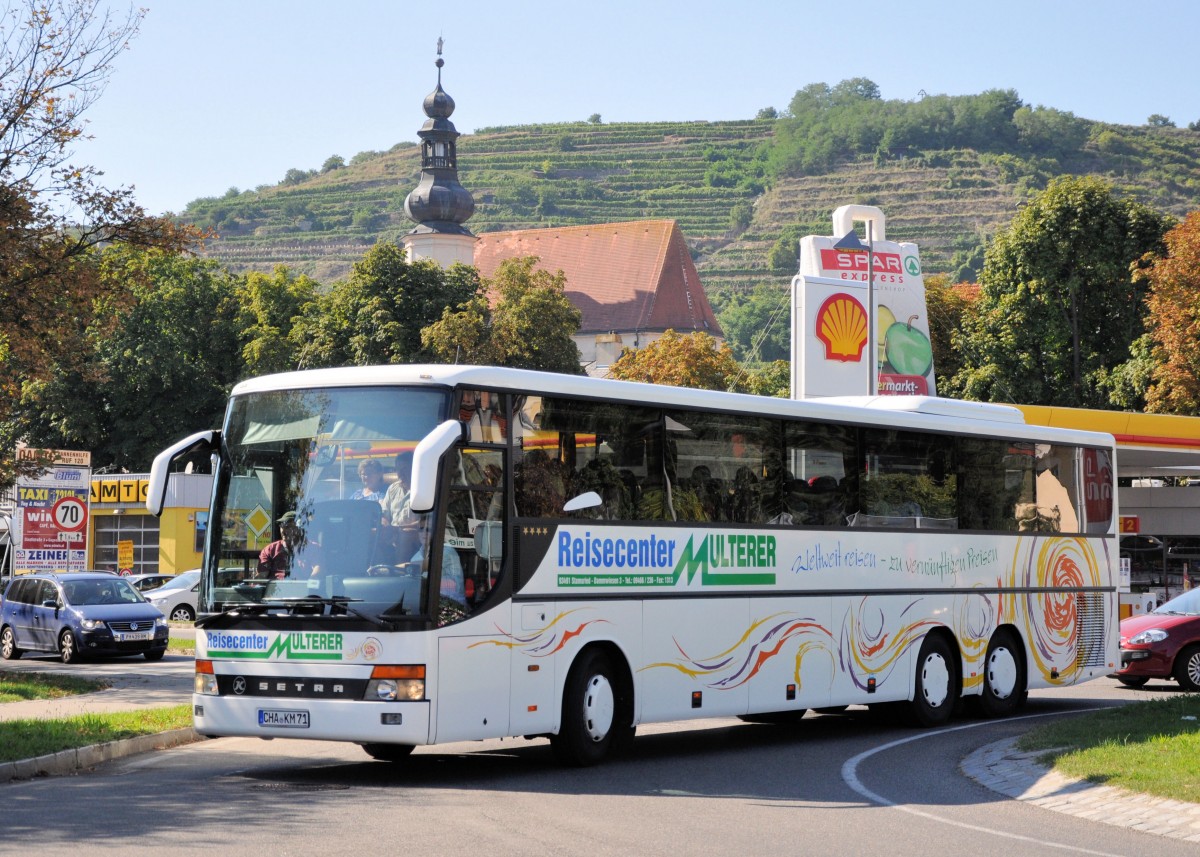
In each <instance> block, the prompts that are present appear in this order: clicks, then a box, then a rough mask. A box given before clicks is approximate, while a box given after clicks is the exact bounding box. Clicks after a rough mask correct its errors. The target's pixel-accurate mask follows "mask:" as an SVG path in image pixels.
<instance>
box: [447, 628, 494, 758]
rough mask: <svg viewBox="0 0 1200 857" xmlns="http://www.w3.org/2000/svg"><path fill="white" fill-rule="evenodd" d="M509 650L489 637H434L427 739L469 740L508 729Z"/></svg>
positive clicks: (487, 736)
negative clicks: (435, 646)
mask: <svg viewBox="0 0 1200 857" xmlns="http://www.w3.org/2000/svg"><path fill="white" fill-rule="evenodd" d="M509 660H510V654H509V649H508V647H507V646H498V645H496V640H495V638H494V637H443V638H442V639H440V640H439V641H438V672H437V694H436V695H435V696H434V709H435V713H434V718H435V723H436V729H435V733H434V736H433V740H434V741H435V742H436V743H438V744H445V743H446V742H448V741H471V740H477V739H480V738H499V737H503V736H507V735H511V734H512V733H511V732H510V731H509V725H508V685H509V666H508V665H509Z"/></svg>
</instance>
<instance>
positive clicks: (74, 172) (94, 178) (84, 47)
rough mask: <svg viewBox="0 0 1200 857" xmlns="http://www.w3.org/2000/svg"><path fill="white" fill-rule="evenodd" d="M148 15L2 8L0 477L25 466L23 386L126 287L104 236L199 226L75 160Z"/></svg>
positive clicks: (124, 238)
mask: <svg viewBox="0 0 1200 857" xmlns="http://www.w3.org/2000/svg"><path fill="white" fill-rule="evenodd" d="M141 17H142V13H141V12H138V11H133V10H131V11H130V12H129V13H128V14H127V15H125V16H124V17H119V16H113V15H112V14H111V13H109V12H107V11H101V10H100V3H99V0H49V2H40V0H25V2H23V3H22V2H16V3H13V4H10V5H9V6H7V7H6V9H5V10H4V11H3V13H0V227H2V228H0V385H2V389H0V393H2V394H3V395H0V484H3V483H7V482H9V481H10V480H11V478H12V474H13V472H14V470H13V468H14V462H13V461H12V458H11V454H10V452H9V451H10V450H12V449H13V445H14V443H15V441H16V440H17V439H18V438H19V434H16V432H18V429H17V428H16V427H15V426H14V424H13V423H12V422H11V420H12V418H13V410H12V408H13V405H14V404H15V403H16V402H17V400H18V397H19V395H20V389H21V386H22V385H23V384H24V383H27V382H28V383H37V382H39V381H41V380H44V379H46V378H47V377H48V374H47V373H48V371H49V368H50V367H51V366H52V365H54V364H55V363H56V360H55V357H54V355H55V354H56V352H57V351H58V349H59V347H60V346H59V342H60V339H63V338H66V339H70V338H71V337H72V336H74V335H76V334H78V333H79V332H80V331H82V330H83V329H85V328H86V327H87V322H88V319H89V318H90V317H91V313H92V305H93V301H94V300H96V299H97V298H103V297H113V298H115V297H116V296H117V295H119V294H120V293H121V291H122V290H123V288H124V285H123V284H122V283H120V282H115V281H113V280H111V279H108V278H103V277H99V276H97V275H96V271H97V268H96V265H95V259H94V254H95V250H96V248H98V247H100V246H103V245H105V244H108V243H111V242H123V243H125V244H128V245H131V246H138V247H154V246H159V247H164V248H168V249H179V248H181V247H183V246H185V245H186V244H187V243H188V242H190V241H191V240H193V239H194V238H195V233H194V232H193V231H192V230H191V229H190V228H187V229H181V228H178V227H176V226H175V225H174V224H172V222H171V221H170V220H168V219H166V218H161V217H149V216H147V215H146V213H145V211H144V210H143V209H142V208H141V207H140V206H139V205H137V203H136V202H135V200H134V196H133V192H132V190H130V189H128V188H118V189H115V190H114V189H108V188H105V187H103V186H101V185H100V184H99V183H98V178H99V176H100V173H99V172H97V171H96V170H95V169H94V168H92V167H89V166H85V165H80V164H73V163H70V161H71V159H72V156H73V154H74V153H73V149H72V147H73V145H74V143H75V141H76V140H78V139H81V138H83V137H84V119H83V115H84V114H85V113H86V111H87V110H88V108H89V107H91V105H92V104H94V103H95V102H96V100H97V99H98V98H99V97H100V95H101V94H102V93H103V91H104V87H105V84H106V83H107V81H108V78H109V75H110V73H111V70H112V63H113V61H114V60H115V59H116V57H117V56H118V55H119V54H120V53H121V51H123V50H124V49H125V48H126V46H127V45H128V42H129V40H130V39H131V38H132V37H133V36H134V35H135V34H136V33H137V29H138V25H139V23H140V21H141Z"/></svg>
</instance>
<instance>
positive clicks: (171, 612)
mask: <svg viewBox="0 0 1200 857" xmlns="http://www.w3.org/2000/svg"><path fill="white" fill-rule="evenodd" d="M199 588H200V569H198V568H196V569H192V570H191V571H185V572H183V574H177V575H175V577H173V578H171V580H170V581H168V582H167V583H164V584H163V585H162V586H160V587H158V589H151V590H150V591H149V592H147V593H145V596H146V600H147V601H149V602H150V603H151V604H153V605H154V606H155V607H157V608H158V609H159V610H161V611H162V612H163V615H164V616H166V617H167V618H168V619H170V620H171V621H172V622H192V621H195V619H196V592H197V590H198V589H199Z"/></svg>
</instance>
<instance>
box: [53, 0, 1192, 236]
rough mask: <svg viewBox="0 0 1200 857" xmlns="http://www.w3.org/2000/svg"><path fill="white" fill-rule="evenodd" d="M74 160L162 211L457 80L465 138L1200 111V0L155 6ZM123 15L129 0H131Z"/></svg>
mask: <svg viewBox="0 0 1200 857" xmlns="http://www.w3.org/2000/svg"><path fill="white" fill-rule="evenodd" d="M136 5H138V6H140V7H142V8H144V9H146V15H145V18H144V19H143V22H142V26H141V28H140V32H139V33H138V35H137V36H136V37H135V38H134V39H133V41H132V42H131V44H130V47H129V50H128V51H126V52H124V53H122V54H121V55H120V57H119V58H118V59H117V60H116V63H115V68H114V70H113V73H112V76H111V79H110V80H109V83H108V87H107V89H106V91H105V92H104V94H103V95H102V96H101V98H100V99H99V101H97V102H96V104H94V105H93V106H92V108H91V109H90V110H89V111H88V112H87V113H86V114H85V117H86V118H87V120H88V122H89V124H88V129H87V132H88V134H90V135H91V137H92V139H90V140H86V141H82V142H80V143H79V144H78V145H77V146H76V150H75V151H76V157H75V158H74V162H76V163H83V164H90V165H92V166H94V167H96V168H97V169H100V170H103V171H104V173H105V177H104V179H103V182H104V183H105V184H106V185H107V186H109V187H115V186H125V187H133V188H134V189H135V195H136V197H137V199H138V201H139V202H140V203H141V204H142V206H143V207H144V208H145V209H146V210H147V211H148V212H149V213H152V214H160V213H163V212H167V211H172V212H180V211H182V210H183V209H184V208H185V207H186V206H187V204H188V202H190V201H191V200H193V199H196V198H198V197H204V196H219V195H221V194H223V193H225V192H226V190H228V189H229V188H230V187H236V188H238V189H239V190H245V189H248V188H255V187H258V186H259V185H274V184H276V183H277V182H279V181H280V179H282V178H283V176H284V173H286V172H287V171H288V169H290V168H293V167H294V168H298V169H318V168H320V166H321V164H322V163H324V161H325V160H326V158H328V157H329V156H330V155H340V156H342V157H343V158H345V159H346V160H347V161H349V160H350V158H352V157H353V156H354V155H355V154H356V153H358V152H361V151H367V150H381V151H382V150H386V149H389V148H391V147H392V146H393V145H394V144H396V143H398V142H401V141H415V140H416V139H417V136H416V132H417V129H418V128H419V127H420V125H421V123H422V122H423V121H424V119H425V116H424V114H423V112H422V110H421V102H422V100H423V99H424V97H425V96H426V95H427V94H428V93H429V92H430V91H432V90H433V88H434V85H435V84H436V81H437V69H436V67H435V66H434V61H435V60H436V58H437V57H436V52H437V40H438V38H439V37H441V38H443V39H444V40H445V45H444V55H443V56H444V59H445V62H446V65H445V68H444V69H443V72H442V83H443V87H444V88H445V90H446V91H447V92H448V93H449V94H450V95H451V97H453V98H454V101H455V103H456V105H457V108H456V110H455V112H454V115H453V117H452V121H453V122H454V123H455V126H456V127H457V128H458V130H459V131H460V132H462V133H464V134H466V133H471V132H472V131H474V130H475V129H477V128H485V127H489V126H496V125H519V124H530V123H544V122H565V121H582V120H585V119H587V118H588V117H589V116H591V115H592V114H595V113H599V114H600V116H601V118H602V121H604V122H642V121H658V120H671V121H686V120H712V121H715V120H728V119H750V118H753V117H754V115H755V114H756V113H757V112H758V111H759V110H760V109H761V108H764V107H774V108H776V109H777V110H783V109H784V108H786V107H787V104H788V102H789V101H790V100H791V97H792V95H793V94H795V92H796V90H798V89H801V88H802V87H804V86H807V85H808V84H810V83H816V82H826V83H829V84H831V85H832V84H836V83H837V82H838V81H841V80H844V79H847V78H852V77H866V78H869V79H871V80H872V81H874V82H875V83H876V84H877V85H878V86H879V89H880V94H881V95H882V97H883V98H885V99H903V100H912V99H917V98H920V97H921V94H922V93H927V94H929V95H936V94H947V95H965V94H976V93H979V92H983V91H985V90H988V89H1014V90H1016V91H1017V93H1018V95H1019V96H1020V97H1021V99H1022V100H1023V101H1024V102H1025V103H1026V104H1029V105H1044V106H1046V107H1054V108H1057V109H1059V110H1065V111H1070V112H1071V113H1074V114H1075V115H1076V116H1079V117H1082V118H1086V119H1095V120H1099V121H1104V122H1113V123H1121V124H1130V125H1141V124H1144V123H1145V121H1146V118H1147V117H1148V116H1150V115H1151V114H1155V113H1157V114H1162V115H1165V116H1169V117H1170V118H1171V119H1172V120H1173V121H1174V122H1175V123H1176V124H1177V125H1178V126H1180V127H1185V126H1186V125H1187V124H1188V123H1189V122H1194V121H1197V120H1200V86H1197V77H1198V75H1197V71H1198V66H1197V61H1196V56H1197V53H1198V51H1197V48H1196V39H1197V33H1198V32H1200V3H1195V2H1193V0H1164V2H1160V3H1154V4H1144V5H1143V4H1130V3H1127V2H1114V0H1091V2H1076V0H974V2H963V0H957V2H935V0H908V2H905V3H898V2H878V0H855V2H852V3H851V2H840V3H839V2H836V0H832V2H823V3H814V2H810V1H809V0H791V2H783V1H782V0H780V1H779V2H772V0H740V2H734V3H730V2H728V0H724V2H710V0H690V2H674V0H658V2H655V0H599V2H590V3H585V2H578V0H557V2H540V0H539V1H538V2H535V0H508V2H505V3H495V2H490V3H489V2H479V0H445V2H438V0H425V2H422V3H417V2H413V0H336V2H331V0H204V2H198V0H138V2H137V4H136ZM112 8H113V9H114V10H115V11H117V12H122V11H124V10H125V9H126V8H128V7H126V6H125V5H123V4H119V3H114V4H112Z"/></svg>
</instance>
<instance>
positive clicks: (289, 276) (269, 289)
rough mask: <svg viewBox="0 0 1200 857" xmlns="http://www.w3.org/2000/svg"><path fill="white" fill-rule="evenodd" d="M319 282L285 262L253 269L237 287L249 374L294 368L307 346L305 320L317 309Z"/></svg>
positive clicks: (246, 372) (243, 356)
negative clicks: (268, 268) (266, 271)
mask: <svg viewBox="0 0 1200 857" xmlns="http://www.w3.org/2000/svg"><path fill="white" fill-rule="evenodd" d="M319 288H320V286H319V284H318V283H317V282H316V281H315V280H311V279H309V278H308V277H306V276H304V275H303V274H301V275H296V274H294V273H293V272H292V271H290V270H289V269H288V268H287V267H285V266H283V265H277V266H275V270H274V271H273V272H272V273H271V274H264V273H261V272H259V271H252V272H250V273H248V274H246V277H245V280H244V281H243V282H242V283H241V285H240V286H239V289H238V307H239V311H238V329H239V332H240V337H241V341H242V343H243V344H242V352H241V353H242V362H243V366H244V372H243V374H244V375H245V376H246V377H253V376H255V375H266V374H269V373H271V372H285V371H287V370H289V369H295V368H296V367H297V365H298V363H299V354H300V351H301V350H302V347H303V345H304V341H303V339H302V338H301V337H302V335H303V321H304V318H305V316H306V315H307V314H310V313H312V312H314V311H315V307H314V304H315V303H316V301H317V295H318V289H319Z"/></svg>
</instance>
